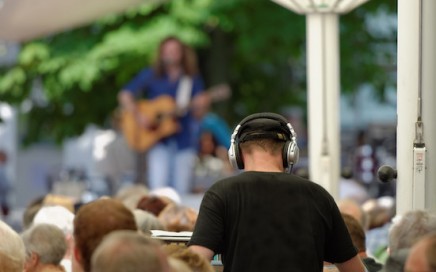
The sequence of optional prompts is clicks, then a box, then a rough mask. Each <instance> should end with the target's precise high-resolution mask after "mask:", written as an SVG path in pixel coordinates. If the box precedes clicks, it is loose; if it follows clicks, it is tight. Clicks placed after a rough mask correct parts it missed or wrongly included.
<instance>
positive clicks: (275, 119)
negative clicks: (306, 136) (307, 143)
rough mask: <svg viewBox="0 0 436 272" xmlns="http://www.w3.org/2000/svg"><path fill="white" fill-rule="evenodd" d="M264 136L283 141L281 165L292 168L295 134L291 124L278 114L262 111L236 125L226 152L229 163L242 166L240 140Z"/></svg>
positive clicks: (295, 159) (294, 161) (295, 161)
mask: <svg viewBox="0 0 436 272" xmlns="http://www.w3.org/2000/svg"><path fill="white" fill-rule="evenodd" d="M250 126H251V127H250ZM246 130H249V131H248V132H247V131H246ZM244 132H245V134H244ZM250 132H251V133H250ZM265 138H268V139H277V140H283V141H285V145H284V147H283V166H284V167H285V168H292V166H293V165H294V164H295V163H297V161H298V146H297V134H296V133H295V131H294V129H293V127H292V125H291V124H290V123H289V122H288V121H287V120H286V119H285V118H284V117H283V116H281V115H279V114H276V113H269V112H264V113H255V114H252V115H249V116H247V117H245V118H244V119H242V121H241V122H240V123H239V124H238V125H237V126H236V128H235V130H234V131H233V133H232V136H231V142H230V148H229V152H228V154H229V160H230V162H231V164H232V165H233V166H234V167H235V168H238V169H243V168H244V163H243V161H242V155H241V154H240V149H239V144H240V143H241V142H245V141H250V140H256V139H265Z"/></svg>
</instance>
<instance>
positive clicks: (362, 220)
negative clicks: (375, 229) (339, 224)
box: [337, 198, 368, 230]
mask: <svg viewBox="0 0 436 272" xmlns="http://www.w3.org/2000/svg"><path fill="white" fill-rule="evenodd" d="M337 205H338V208H339V210H340V211H341V213H343V214H348V215H351V216H353V217H354V218H355V219H356V220H357V222H359V224H360V225H361V226H362V228H363V229H364V230H365V229H367V227H368V217H367V214H366V212H365V211H364V210H363V209H362V207H361V206H360V205H359V203H357V201H355V200H353V199H350V198H344V199H341V200H339V201H338V202H337ZM356 212H358V213H359V214H356Z"/></svg>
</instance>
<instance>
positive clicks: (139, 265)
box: [92, 231, 169, 272]
mask: <svg viewBox="0 0 436 272" xmlns="http://www.w3.org/2000/svg"><path fill="white" fill-rule="evenodd" d="M168 270H169V265H168V260H167V257H166V255H165V254H164V252H163V251H162V249H161V246H160V244H159V243H158V242H157V241H155V240H152V239H151V238H147V237H145V236H143V235H141V234H139V233H138V232H134V231H114V232H112V233H110V234H109V235H107V236H106V237H105V238H104V240H103V241H102V242H101V243H100V245H99V246H98V247H97V249H96V250H95V252H94V254H93V256H92V271H93V272H118V271H126V272H130V271H132V272H133V271H142V272H164V271H168Z"/></svg>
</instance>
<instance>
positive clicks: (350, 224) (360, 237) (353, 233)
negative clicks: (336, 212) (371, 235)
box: [342, 213, 366, 252]
mask: <svg viewBox="0 0 436 272" xmlns="http://www.w3.org/2000/svg"><path fill="white" fill-rule="evenodd" d="M342 218H343V219H344V222H345V226H346V227H347V229H348V232H349V233H350V237H351V240H352V241H353V245H354V247H356V248H357V251H358V252H366V246H365V240H366V237H365V231H364V230H363V228H362V226H361V225H360V223H359V222H358V221H357V219H356V218H354V217H353V216H351V215H348V214H344V213H342Z"/></svg>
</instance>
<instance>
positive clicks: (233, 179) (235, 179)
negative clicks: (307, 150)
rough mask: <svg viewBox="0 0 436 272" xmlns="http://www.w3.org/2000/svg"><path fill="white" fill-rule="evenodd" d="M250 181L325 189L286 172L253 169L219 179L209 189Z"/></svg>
mask: <svg viewBox="0 0 436 272" xmlns="http://www.w3.org/2000/svg"><path fill="white" fill-rule="evenodd" d="M250 182H252V183H254V182H267V183H271V184H274V185H277V184H278V183H281V184H283V185H284V186H291V187H297V186H301V187H307V188H309V189H312V190H321V191H325V189H324V188H323V187H322V186H320V185H319V184H317V183H315V182H313V181H310V180H308V179H305V178H302V177H300V176H297V175H293V174H288V173H277V172H255V171H247V172H241V173H239V174H237V175H234V176H230V177H227V178H224V179H221V180H219V181H217V182H215V184H214V185H213V186H212V187H211V189H212V188H225V187H233V186H237V185H238V184H242V183H250Z"/></svg>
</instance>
